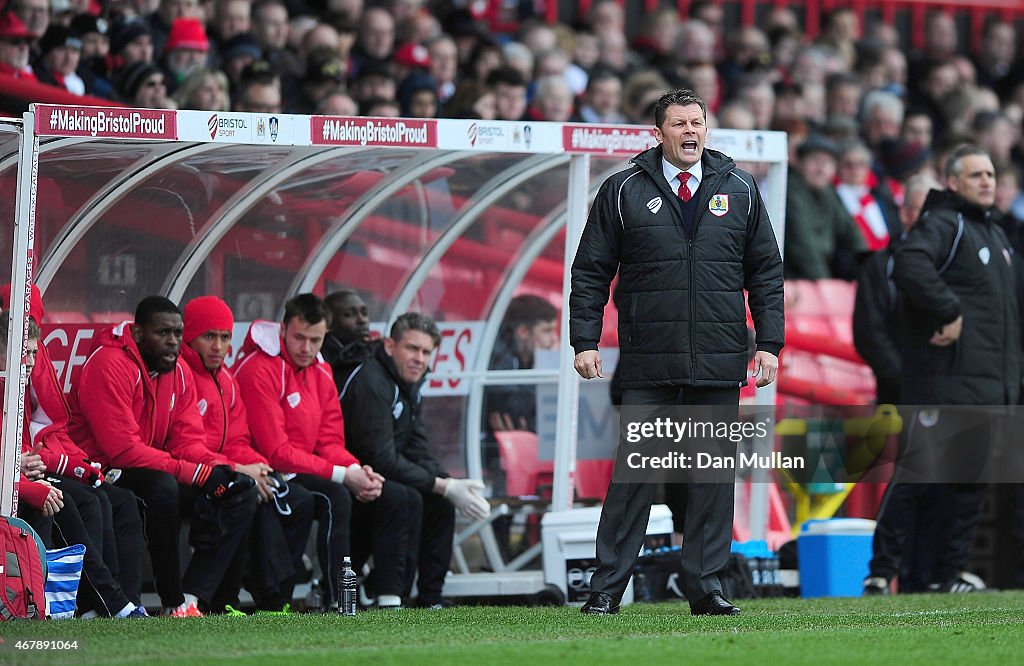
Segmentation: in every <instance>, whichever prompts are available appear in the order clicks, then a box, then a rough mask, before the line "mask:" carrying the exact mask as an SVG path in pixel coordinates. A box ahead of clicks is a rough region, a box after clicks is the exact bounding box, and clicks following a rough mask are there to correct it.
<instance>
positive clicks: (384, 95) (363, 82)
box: [349, 61, 397, 105]
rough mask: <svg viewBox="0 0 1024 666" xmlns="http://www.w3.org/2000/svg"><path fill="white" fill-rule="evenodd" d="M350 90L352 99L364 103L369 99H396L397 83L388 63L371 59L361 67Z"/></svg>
mask: <svg viewBox="0 0 1024 666" xmlns="http://www.w3.org/2000/svg"><path fill="white" fill-rule="evenodd" d="M349 92H350V93H351V94H352V99H354V100H355V101H356V102H357V103H358V104H360V105H362V104H363V103H364V102H366V101H367V100H369V99H395V93H396V92H397V85H396V83H395V77H394V76H392V74H391V68H390V67H389V66H388V64H387V63H380V62H372V61H370V62H366V63H364V64H363V66H362V67H360V68H359V71H358V73H357V74H356V76H355V78H354V79H353V80H352V83H351V85H350V86H349Z"/></svg>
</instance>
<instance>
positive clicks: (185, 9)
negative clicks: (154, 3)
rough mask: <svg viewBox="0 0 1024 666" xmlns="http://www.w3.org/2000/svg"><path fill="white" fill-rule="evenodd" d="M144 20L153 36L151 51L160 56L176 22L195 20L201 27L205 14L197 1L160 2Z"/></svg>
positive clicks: (166, 0)
mask: <svg viewBox="0 0 1024 666" xmlns="http://www.w3.org/2000/svg"><path fill="white" fill-rule="evenodd" d="M146 19H147V22H148V23H149V28H150V32H151V34H152V36H153V51H154V52H155V53H157V54H162V53H164V52H165V51H166V44H167V39H168V36H169V35H170V34H171V27H172V26H173V25H174V22H175V21H176V20H178V19H195V20H197V21H199V22H200V26H202V25H203V23H205V21H206V13H205V12H204V10H203V8H202V7H200V5H199V0H160V6H159V8H158V9H157V11H156V12H155V13H153V14H151V15H150V16H148V17H146ZM204 31H205V28H204Z"/></svg>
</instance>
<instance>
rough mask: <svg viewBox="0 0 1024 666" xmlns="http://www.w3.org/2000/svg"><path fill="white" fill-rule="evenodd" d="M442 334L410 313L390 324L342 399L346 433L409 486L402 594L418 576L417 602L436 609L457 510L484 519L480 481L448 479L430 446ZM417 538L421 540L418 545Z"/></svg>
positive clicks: (371, 459)
mask: <svg viewBox="0 0 1024 666" xmlns="http://www.w3.org/2000/svg"><path fill="white" fill-rule="evenodd" d="M440 340H441V334H440V331H438V329H437V325H436V324H434V322H433V320H431V319H430V318H429V317H426V316H424V315H421V314H418V313H413V312H408V313H406V314H403V315H401V316H400V317H398V319H397V320H396V321H395V323H394V325H393V326H392V327H391V335H390V336H388V337H387V338H385V339H384V343H383V344H382V345H380V346H378V347H377V349H376V351H375V352H374V357H373V359H372V360H370V361H368V362H367V363H365V364H364V365H363V366H361V369H359V370H358V371H357V372H355V373H354V374H353V375H352V376H351V377H350V380H349V383H348V387H347V389H346V390H345V393H344V394H343V395H342V396H341V405H342V409H343V410H344V411H345V413H346V414H349V415H350V417H349V418H348V419H346V421H345V438H346V440H347V441H348V442H349V444H350V446H351V447H352V451H353V452H354V453H357V454H358V455H359V456H361V457H362V459H363V460H365V461H366V462H368V463H371V464H372V465H374V467H375V469H378V470H379V471H380V472H381V473H383V474H385V475H386V476H387V479H388V481H389V482H393V483H396V485H401V486H402V487H404V488H408V489H411V490H414V491H415V492H414V493H413V496H412V500H411V502H410V509H411V513H412V514H413V518H414V520H415V521H416V522H415V525H416V528H415V529H414V530H413V532H412V537H411V540H410V542H409V548H408V551H407V552H408V560H407V563H406V571H407V572H408V577H407V579H406V592H407V593H409V591H410V590H411V588H412V578H413V575H414V572H417V571H418V573H419V579H418V582H417V591H418V593H419V594H418V599H419V604H420V605H421V606H427V607H434V608H440V607H441V606H442V604H443V599H442V597H441V590H442V588H443V586H444V579H445V575H446V574H447V572H448V565H449V563H450V561H451V556H452V543H453V537H454V532H455V508H458V509H459V511H460V512H461V513H463V514H465V515H466V516H467V517H469V518H471V519H473V520H481V519H483V518H486V517H487V515H488V513H489V506H488V504H487V501H486V500H485V499H483V497H481V496H480V494H479V493H480V491H481V490H483V487H484V486H483V483H481V482H480V481H475V480H470V479H454V478H451V477H450V476H449V475H448V473H447V472H446V471H444V469H443V468H442V467H441V464H440V462H438V460H437V458H435V457H434V456H433V455H432V454H431V453H430V451H429V449H428V437H427V432H426V427H425V425H424V423H423V418H422V415H421V413H420V410H421V407H422V396H421V395H420V387H421V386H422V384H423V378H424V375H426V372H427V367H428V364H429V361H430V355H431V354H432V353H433V351H434V349H435V348H436V347H437V344H438V343H439V342H440ZM417 542H418V543H417Z"/></svg>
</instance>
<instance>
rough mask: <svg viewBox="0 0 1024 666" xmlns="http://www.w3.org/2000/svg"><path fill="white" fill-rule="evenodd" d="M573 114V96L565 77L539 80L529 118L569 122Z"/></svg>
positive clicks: (549, 77)
mask: <svg viewBox="0 0 1024 666" xmlns="http://www.w3.org/2000/svg"><path fill="white" fill-rule="evenodd" d="M572 114H573V95H572V91H571V90H570V89H569V84H568V83H566V82H565V78H564V77H560V76H545V77H544V78H541V79H538V80H537V91H536V92H535V93H534V95H533V101H532V103H531V105H530V109H529V110H528V111H527V116H528V117H530V118H531V119H533V120H546V121H551V122H556V123H564V122H567V121H568V120H569V119H570V118H571V117H572Z"/></svg>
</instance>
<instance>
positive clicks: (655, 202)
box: [647, 197, 661, 215]
mask: <svg viewBox="0 0 1024 666" xmlns="http://www.w3.org/2000/svg"><path fill="white" fill-rule="evenodd" d="M647 210H649V211H651V212H652V213H654V214H655V215H657V214H658V211H659V210H661V197H654V198H653V199H651V200H650V201H648V202H647Z"/></svg>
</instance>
